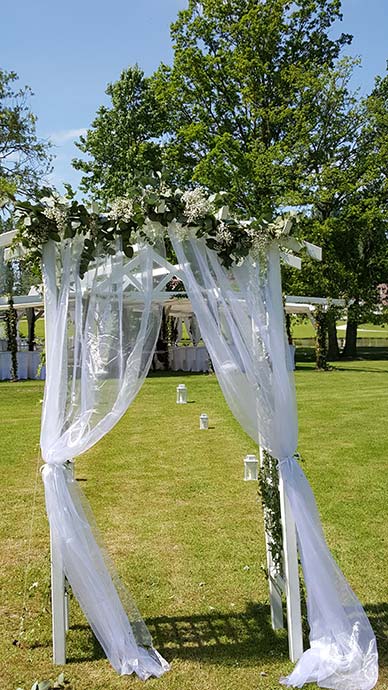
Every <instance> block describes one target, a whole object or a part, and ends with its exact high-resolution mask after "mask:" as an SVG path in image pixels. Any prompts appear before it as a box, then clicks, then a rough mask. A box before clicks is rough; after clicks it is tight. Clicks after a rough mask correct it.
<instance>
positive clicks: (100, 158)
mask: <svg viewBox="0 0 388 690" xmlns="http://www.w3.org/2000/svg"><path fill="white" fill-rule="evenodd" d="M106 94H107V95H108V96H109V97H110V99H111V107H107V106H105V105H103V106H101V107H100V108H99V109H98V111H97V116H96V118H95V119H94V121H93V123H92V126H91V128H90V129H89V130H88V132H87V133H86V135H85V136H81V137H80V141H79V142H78V143H77V146H78V148H79V149H80V151H82V152H83V153H85V154H87V156H88V159H87V160H83V159H80V158H78V159H75V160H74V161H73V165H74V167H75V168H76V169H77V170H82V171H83V172H84V173H85V175H84V176H83V177H82V180H81V185H80V187H81V189H82V190H83V191H85V192H87V193H90V194H91V196H92V197H93V198H94V199H98V200H101V201H104V202H106V201H109V200H112V199H114V198H115V197H118V196H124V195H125V192H126V191H127V190H128V188H129V187H131V185H133V183H134V180H135V179H136V176H137V174H138V173H139V171H141V172H143V171H144V170H160V168H161V143H160V141H159V140H160V137H161V136H162V135H163V133H164V132H165V124H164V122H165V116H164V110H163V108H162V107H161V106H160V104H159V103H158V101H157V98H156V95H155V93H154V91H153V88H152V80H151V79H150V78H148V77H145V76H144V73H143V72H142V70H141V69H140V68H139V67H138V66H135V67H129V68H128V69H125V70H123V72H122V73H121V76H120V79H119V80H118V81H116V82H115V83H113V84H108V86H107V88H106Z"/></svg>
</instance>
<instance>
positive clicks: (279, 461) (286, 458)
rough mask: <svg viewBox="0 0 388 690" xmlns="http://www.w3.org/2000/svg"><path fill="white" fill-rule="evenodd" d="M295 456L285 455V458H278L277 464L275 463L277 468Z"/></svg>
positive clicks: (292, 459) (293, 459)
mask: <svg viewBox="0 0 388 690" xmlns="http://www.w3.org/2000/svg"><path fill="white" fill-rule="evenodd" d="M295 459H296V458H295V456H294V455H287V457H285V458H278V464H277V465H276V467H277V469H278V470H280V469H281V468H282V466H283V465H285V464H286V463H288V462H292V461H295Z"/></svg>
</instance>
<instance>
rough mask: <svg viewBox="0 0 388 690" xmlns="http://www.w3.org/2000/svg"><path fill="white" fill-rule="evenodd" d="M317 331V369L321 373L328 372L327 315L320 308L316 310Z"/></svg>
mask: <svg viewBox="0 0 388 690" xmlns="http://www.w3.org/2000/svg"><path fill="white" fill-rule="evenodd" d="M314 317H315V321H316V324H317V331H316V336H315V367H316V369H318V370H320V371H327V369H328V368H329V367H328V364H327V314H326V312H325V311H324V310H323V309H322V308H321V307H318V308H317V309H316V310H315V314H314Z"/></svg>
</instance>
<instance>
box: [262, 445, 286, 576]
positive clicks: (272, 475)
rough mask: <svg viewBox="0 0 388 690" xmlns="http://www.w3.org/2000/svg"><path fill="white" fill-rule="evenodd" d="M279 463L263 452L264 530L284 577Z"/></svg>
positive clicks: (274, 560)
mask: <svg viewBox="0 0 388 690" xmlns="http://www.w3.org/2000/svg"><path fill="white" fill-rule="evenodd" d="M277 465H278V461H277V460H276V458H273V457H272V455H270V454H269V453H267V451H265V450H264V451H263V456H262V462H261V465H260V469H259V494H260V498H261V503H262V506H263V511H264V528H265V531H266V532H267V534H268V535H269V537H270V541H269V548H270V551H271V557H272V561H273V564H274V567H275V568H276V571H277V573H278V574H279V575H283V532H282V519H281V512H280V495H279V471H278V467H277Z"/></svg>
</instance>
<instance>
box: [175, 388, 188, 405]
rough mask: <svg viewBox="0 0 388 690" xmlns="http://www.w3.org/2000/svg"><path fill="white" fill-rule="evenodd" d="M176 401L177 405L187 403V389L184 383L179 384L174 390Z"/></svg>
mask: <svg viewBox="0 0 388 690" xmlns="http://www.w3.org/2000/svg"><path fill="white" fill-rule="evenodd" d="M176 401H177V404H178V405H184V404H185V403H187V388H186V386H185V384H184V383H180V384H179V385H178V386H177V388H176Z"/></svg>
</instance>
